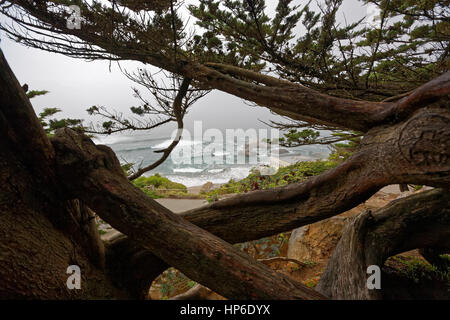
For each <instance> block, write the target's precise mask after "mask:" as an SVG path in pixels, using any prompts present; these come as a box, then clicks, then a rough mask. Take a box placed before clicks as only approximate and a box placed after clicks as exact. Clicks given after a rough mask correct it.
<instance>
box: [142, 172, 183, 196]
mask: <svg viewBox="0 0 450 320" xmlns="http://www.w3.org/2000/svg"><path fill="white" fill-rule="evenodd" d="M133 184H134V185H135V186H136V187H138V188H140V189H141V190H142V191H143V192H145V193H146V194H147V195H148V196H149V197H151V198H153V199H158V198H162V197H169V196H170V195H178V193H183V194H187V188H186V186H185V185H183V184H181V183H177V182H173V181H170V180H169V179H168V178H166V177H162V176H160V175H159V174H158V173H155V174H154V175H153V176H150V177H143V176H141V177H139V178H137V179H135V180H134V181H133ZM166 189H171V191H172V193H166V192H162V191H165V190H166Z"/></svg>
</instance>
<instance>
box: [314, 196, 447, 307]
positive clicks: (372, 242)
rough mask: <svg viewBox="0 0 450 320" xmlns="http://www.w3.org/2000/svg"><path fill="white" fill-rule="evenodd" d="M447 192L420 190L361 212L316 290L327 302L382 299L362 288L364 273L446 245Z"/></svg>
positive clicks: (344, 236) (365, 280)
mask: <svg viewBox="0 0 450 320" xmlns="http://www.w3.org/2000/svg"><path fill="white" fill-rule="evenodd" d="M449 204H450V193H449V192H448V190H444V189H434V190H430V191H425V192H422V193H419V194H416V195H412V196H410V197H407V198H403V199H400V200H396V201H393V202H391V203H390V204H388V205H387V206H386V207H383V208H381V209H378V210H377V211H375V212H373V213H372V212H370V211H368V212H365V213H363V214H361V215H359V216H358V217H356V219H355V220H354V221H353V222H352V223H351V224H349V225H348V226H347V227H346V228H345V229H344V232H343V235H342V238H341V240H340V241H339V243H338V245H337V247H336V248H335V250H334V252H333V255H332V257H331V258H330V260H329V262H328V264H327V267H326V269H325V271H324V273H323V274H322V276H321V278H320V281H319V284H318V286H317V290H318V291H319V292H321V293H323V294H324V295H326V296H327V297H329V298H330V299H382V297H383V294H384V292H383V279H381V289H380V290H378V289H373V290H369V289H368V287H367V278H368V276H369V275H368V274H367V268H368V267H369V266H371V265H376V266H379V267H380V269H381V267H382V266H383V264H384V262H385V261H386V259H387V258H389V257H390V256H393V255H396V254H399V253H402V252H405V251H409V250H412V249H416V248H420V247H421V246H431V247H432V246H447V247H448V246H449V245H450V205H449Z"/></svg>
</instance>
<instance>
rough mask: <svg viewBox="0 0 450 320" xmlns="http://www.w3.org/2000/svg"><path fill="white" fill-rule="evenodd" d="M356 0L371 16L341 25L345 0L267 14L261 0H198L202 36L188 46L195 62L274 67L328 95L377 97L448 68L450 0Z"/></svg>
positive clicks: (288, 6)
mask: <svg viewBox="0 0 450 320" xmlns="http://www.w3.org/2000/svg"><path fill="white" fill-rule="evenodd" d="M361 2H362V3H364V4H368V3H371V4H372V5H375V6H376V7H377V9H378V10H379V13H380V14H379V16H378V17H377V19H376V21H374V22H370V21H368V20H367V19H365V18H364V19H362V20H360V21H354V22H351V23H350V22H349V23H347V22H346V23H340V24H338V23H337V22H336V17H337V15H338V14H342V12H341V11H340V10H339V9H340V7H341V5H342V3H343V0H327V1H324V2H323V4H322V5H320V9H319V10H316V9H312V6H311V5H310V4H311V2H305V3H306V4H305V3H303V4H301V5H296V4H295V2H294V1H292V0H287V1H284V0H283V1H278V4H277V7H276V12H275V15H270V16H269V15H268V13H267V11H266V10H265V9H266V1H264V0H251V1H233V0H225V1H222V0H201V1H198V2H197V4H195V5H190V6H189V10H190V12H191V14H192V15H193V16H194V17H195V18H197V19H198V20H197V22H196V23H197V25H198V26H199V27H200V28H201V30H202V31H203V34H201V35H200V34H197V35H196V36H195V37H194V40H193V41H192V42H193V43H192V44H191V46H190V47H189V50H188V51H189V52H192V54H193V55H194V56H195V59H196V60H200V61H209V62H222V63H228V64H232V65H236V66H241V67H245V68H247V69H252V70H255V71H263V72H275V73H277V74H278V75H279V76H280V77H281V78H283V79H288V80H291V81H295V82H298V83H301V84H303V85H306V86H309V87H311V88H314V89H316V90H319V91H322V92H325V93H327V94H331V95H335V96H340V97H346V98H356V99H360V98H362V99H367V100H375V101H380V100H383V99H385V98H387V97H392V96H396V95H398V94H401V93H404V92H407V91H410V90H411V89H414V88H416V87H417V86H418V85H419V84H420V83H424V82H426V81H429V80H431V79H432V78H434V77H435V76H436V75H438V74H440V73H442V72H444V71H445V70H448V66H449V60H448V43H449V41H450V32H449V29H450V21H449V10H448V1H445V0H424V1H417V0H405V1H404V0H371V1H368V0H361ZM300 27H302V28H300ZM299 29H303V30H305V31H304V32H301V33H299V32H298V30H299Z"/></svg>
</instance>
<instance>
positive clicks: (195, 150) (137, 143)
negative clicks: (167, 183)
mask: <svg viewBox="0 0 450 320" xmlns="http://www.w3.org/2000/svg"><path fill="white" fill-rule="evenodd" d="M224 136H225V135H224ZM94 142H95V143H97V144H106V145H109V146H110V147H111V148H112V149H113V150H114V152H115V153H116V155H117V157H118V158H119V160H120V162H121V163H122V164H124V163H134V164H135V167H138V166H140V167H145V166H147V165H149V164H151V163H153V162H155V161H156V160H158V159H159V158H160V157H161V155H162V154H161V153H156V152H155V151H157V150H161V149H164V148H166V147H167V146H169V145H170V143H171V142H172V138H171V137H170V136H161V137H154V136H152V137H149V135H148V134H142V133H131V134H120V135H109V136H102V137H98V138H95V139H94ZM247 145H248V147H247V148H248V150H247V152H246V150H245V144H244V143H243V142H242V141H238V140H237V139H236V140H235V141H231V142H230V141H224V142H223V144H219V143H215V142H214V141H213V142H211V141H206V140H202V139H197V140H196V139H193V138H191V139H189V138H185V137H184V138H182V139H181V140H180V142H179V143H178V145H177V147H176V148H175V149H174V150H173V151H172V154H171V156H169V158H168V159H166V161H164V162H163V163H162V164H161V165H159V166H158V167H157V168H156V169H154V170H151V171H149V172H147V173H145V174H144V175H145V176H149V175H154V174H155V173H159V174H160V175H162V176H165V177H167V178H169V179H170V180H172V181H175V182H179V183H182V184H184V185H186V186H188V187H191V186H199V185H203V184H204V183H206V182H208V181H210V182H212V183H226V182H228V181H229V180H230V179H233V180H240V179H243V178H245V177H246V176H247V175H248V174H249V173H250V170H251V169H252V168H254V167H256V166H257V165H258V164H270V162H271V154H270V150H269V152H268V153H267V154H261V152H260V150H258V149H257V141H252V140H250V141H248V144H247ZM207 147H208V148H207ZM227 148H228V149H227ZM230 148H234V149H233V150H234V153H233V154H232V155H234V158H233V161H231V163H230V161H227V157H229V158H228V159H230V152H229V150H230ZM275 148H276V149H278V148H277V147H275ZM186 151H188V152H186ZM258 151H259V152H258ZM276 151H277V153H278V155H277V157H279V159H280V160H281V162H284V163H285V164H286V162H289V163H294V162H297V161H308V160H315V159H324V158H327V157H328V154H329V152H330V151H329V149H328V147H326V146H320V145H319V146H302V147H296V148H289V149H286V148H283V147H280V148H279V149H278V150H276ZM206 153H208V154H209V158H208V155H207V154H206ZM252 159H253V161H252ZM255 159H256V160H257V163H255V162H254V160H255ZM211 160H213V161H211ZM180 162H181V163H180ZM211 162H212V163H211Z"/></svg>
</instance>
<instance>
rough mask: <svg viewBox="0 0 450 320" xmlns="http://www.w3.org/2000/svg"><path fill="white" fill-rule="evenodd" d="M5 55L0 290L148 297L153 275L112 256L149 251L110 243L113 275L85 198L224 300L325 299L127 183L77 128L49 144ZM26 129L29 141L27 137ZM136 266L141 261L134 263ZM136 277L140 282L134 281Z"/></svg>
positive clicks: (111, 158)
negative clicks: (75, 283) (78, 279)
mask: <svg viewBox="0 0 450 320" xmlns="http://www.w3.org/2000/svg"><path fill="white" fill-rule="evenodd" d="M1 58H2V59H1V61H0V63H1V65H2V69H1V73H0V88H2V91H1V92H0V97H1V101H0V102H1V109H0V112H1V113H0V119H1V120H2V128H1V129H2V133H3V135H2V136H1V137H0V139H1V142H2V147H3V150H2V151H3V152H2V155H1V156H2V157H1V158H0V160H1V165H2V167H1V169H2V170H0V174H1V180H0V181H1V182H4V183H5V184H7V185H8V188H6V190H5V192H4V193H3V194H2V198H1V200H2V202H1V205H2V215H1V217H2V219H4V221H3V222H4V223H3V224H2V227H3V228H1V229H0V230H2V232H3V233H4V234H3V235H2V239H5V240H6V241H4V242H3V241H2V249H3V250H2V256H1V261H2V264H1V266H0V279H1V280H4V281H3V282H2V289H1V290H2V291H1V294H2V296H4V297H40V298H69V297H73V296H75V297H80V298H113V297H123V296H124V291H128V292H130V293H131V295H132V296H133V297H137V296H142V294H143V292H142V291H143V289H145V286H143V285H142V283H143V282H145V281H147V280H151V277H149V274H148V273H145V274H144V275H143V277H141V278H139V277H134V278H130V277H127V276H125V277H121V278H120V276H123V275H124V273H127V272H134V270H133V269H132V268H126V267H125V268H124V266H125V264H124V263H116V261H117V259H126V258H133V259H135V261H134V262H137V263H139V262H144V264H143V265H142V268H145V262H146V261H150V260H152V259H151V257H150V258H149V256H148V255H147V254H146V253H144V257H143V259H141V260H140V261H139V258H140V257H139V256H136V254H135V250H133V248H130V247H127V246H128V245H129V244H130V243H129V242H125V244H126V245H125V246H122V245H121V242H120V241H115V242H114V243H112V244H110V245H109V246H108V249H107V252H108V259H107V260H106V264H107V266H106V270H107V272H105V270H102V269H103V266H104V264H105V261H104V255H103V247H102V245H101V244H100V243H99V241H98V233H97V232H95V225H93V223H92V221H93V220H92V219H91V217H92V212H91V211H90V210H89V209H88V208H86V207H85V206H84V204H83V203H80V202H76V201H74V199H77V198H79V199H82V200H83V201H84V202H85V203H86V204H88V205H89V207H91V208H93V209H95V210H96V211H97V212H98V213H100V214H101V216H102V217H104V219H105V220H106V221H108V222H110V223H111V225H113V226H114V227H116V228H117V229H118V230H121V231H123V232H124V233H126V234H128V235H129V236H130V235H131V237H132V238H133V239H135V240H136V241H137V242H138V243H140V245H142V247H144V248H146V249H147V250H149V251H151V252H155V253H156V254H157V255H158V256H159V257H160V258H163V259H164V260H165V261H167V262H168V263H170V264H171V265H173V266H175V267H178V268H179V269H180V270H181V271H183V273H185V274H186V275H188V276H190V277H191V278H192V279H194V280H197V281H200V282H202V283H204V284H206V285H208V286H209V287H211V288H212V289H214V290H216V291H217V292H220V293H222V294H223V295H225V296H227V297H231V298H245V299H248V298H253V299H262V298H265V299H320V298H323V296H322V295H320V294H319V293H317V292H315V291H314V290H311V289H309V288H307V287H305V286H303V285H301V284H299V283H296V282H294V281H292V280H290V279H289V278H287V277H286V276H284V275H281V274H278V273H276V272H273V271H272V270H270V269H269V268H267V267H266V266H265V265H263V264H261V263H258V262H256V261H254V260H252V259H251V257H249V256H247V255H245V254H244V253H242V252H240V251H239V250H237V249H236V248H234V247H232V246H231V245H229V244H227V243H225V242H223V241H222V240H220V239H219V238H217V237H214V236H212V235H210V234H208V233H207V232H206V231H204V230H202V229H200V228H198V227H195V226H194V225H191V224H190V223H188V222H187V221H186V220H184V219H183V218H181V217H179V216H177V215H175V214H173V213H172V212H170V211H169V210H168V209H166V208H164V207H162V206H160V205H159V204H158V203H157V202H155V201H154V200H152V199H150V198H148V197H147V196H146V195H145V194H144V193H143V192H142V191H140V190H139V189H137V188H136V187H134V186H133V185H132V184H131V183H130V182H129V181H128V179H127V178H126V177H125V175H124V174H123V171H122V169H121V167H120V164H119V162H118V160H117V158H116V157H115V155H114V153H113V152H112V150H111V149H110V148H108V147H105V146H95V145H94V144H93V143H92V141H90V140H89V139H88V138H87V137H85V136H83V135H79V134H76V133H75V132H73V131H71V130H65V131H64V132H66V133H67V134H66V135H65V136H58V137H56V138H55V139H53V146H54V147H53V146H52V145H51V144H50V143H49V141H48V139H47V137H46V135H45V134H44V132H43V130H42V127H41V126H40V124H39V122H38V120H37V118H36V115H35V114H34V111H33V109H32V107H31V105H30V103H29V101H28V99H27V98H26V96H25V93H24V92H23V90H22V89H21V87H20V85H19V84H18V82H17V80H16V79H15V78H14V75H13V74H12V72H11V70H10V69H9V66H8V65H7V63H6V61H5V60H4V58H3V57H1ZM24 127H25V129H23V128H24ZM22 129H23V130H22ZM61 132H62V131H61ZM30 133H32V134H33V136H32V138H33V139H32V140H33V141H32V143H30V142H29V141H27V139H26V138H27V136H26V135H27V134H30ZM20 142H23V144H19V143H20ZM55 149H56V151H57V152H55ZM21 153H22V154H23V155H22V154H21ZM42 173H43V174H44V175H42ZM24 181H26V183H24ZM75 194H76V195H77V196H75ZM79 196H81V198H80V197H79ZM21 198H22V199H23V201H21ZM17 210H20V211H19V212H22V214H20V213H19V212H18V211H17ZM24 213H25V214H24ZM44 214H45V216H44ZM27 219H28V220H29V221H28V223H27ZM33 219H35V220H38V222H36V226H34V225H33V224H31V225H30V221H31V222H33ZM45 223H47V225H45ZM51 223H53V226H52V224H51ZM12 224H14V225H12ZM30 226H31V227H30ZM27 231H29V232H30V235H28V234H27ZM27 237H28V238H29V239H31V240H32V241H31V242H30V243H24V241H26V240H25V239H27ZM122 244H123V243H122ZM58 246H59V247H58ZM129 249H132V250H131V251H128V250H129ZM130 252H131V254H130ZM53 255H56V257H55V256H53ZM27 256H30V257H33V258H28V259H27ZM141 258H142V256H141ZM136 260H137V261H136ZM122 261H123V260H122ZM73 264H76V265H78V266H79V267H80V269H81V274H82V289H81V290H79V291H77V290H67V287H66V280H67V277H68V276H67V275H66V274H65V272H66V270H67V267H68V266H69V265H73ZM132 266H136V263H130V267H132ZM17 270H19V272H17ZM141 270H142V269H141ZM109 276H111V277H116V279H115V281H114V283H115V285H120V286H121V287H122V289H124V291H122V292H121V291H119V290H117V289H116V287H115V285H114V284H113V283H112V281H111V280H110V278H109ZM49 278H51V279H49ZM117 278H118V279H117ZM136 278H138V279H140V281H138V282H133V281H129V280H130V279H131V280H134V279H136ZM21 279H22V280H21ZM22 281H23V283H22ZM3 285H4V286H3ZM47 286H50V288H51V289H49V288H47ZM35 287H36V288H35ZM61 291H64V292H63V293H61Z"/></svg>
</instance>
